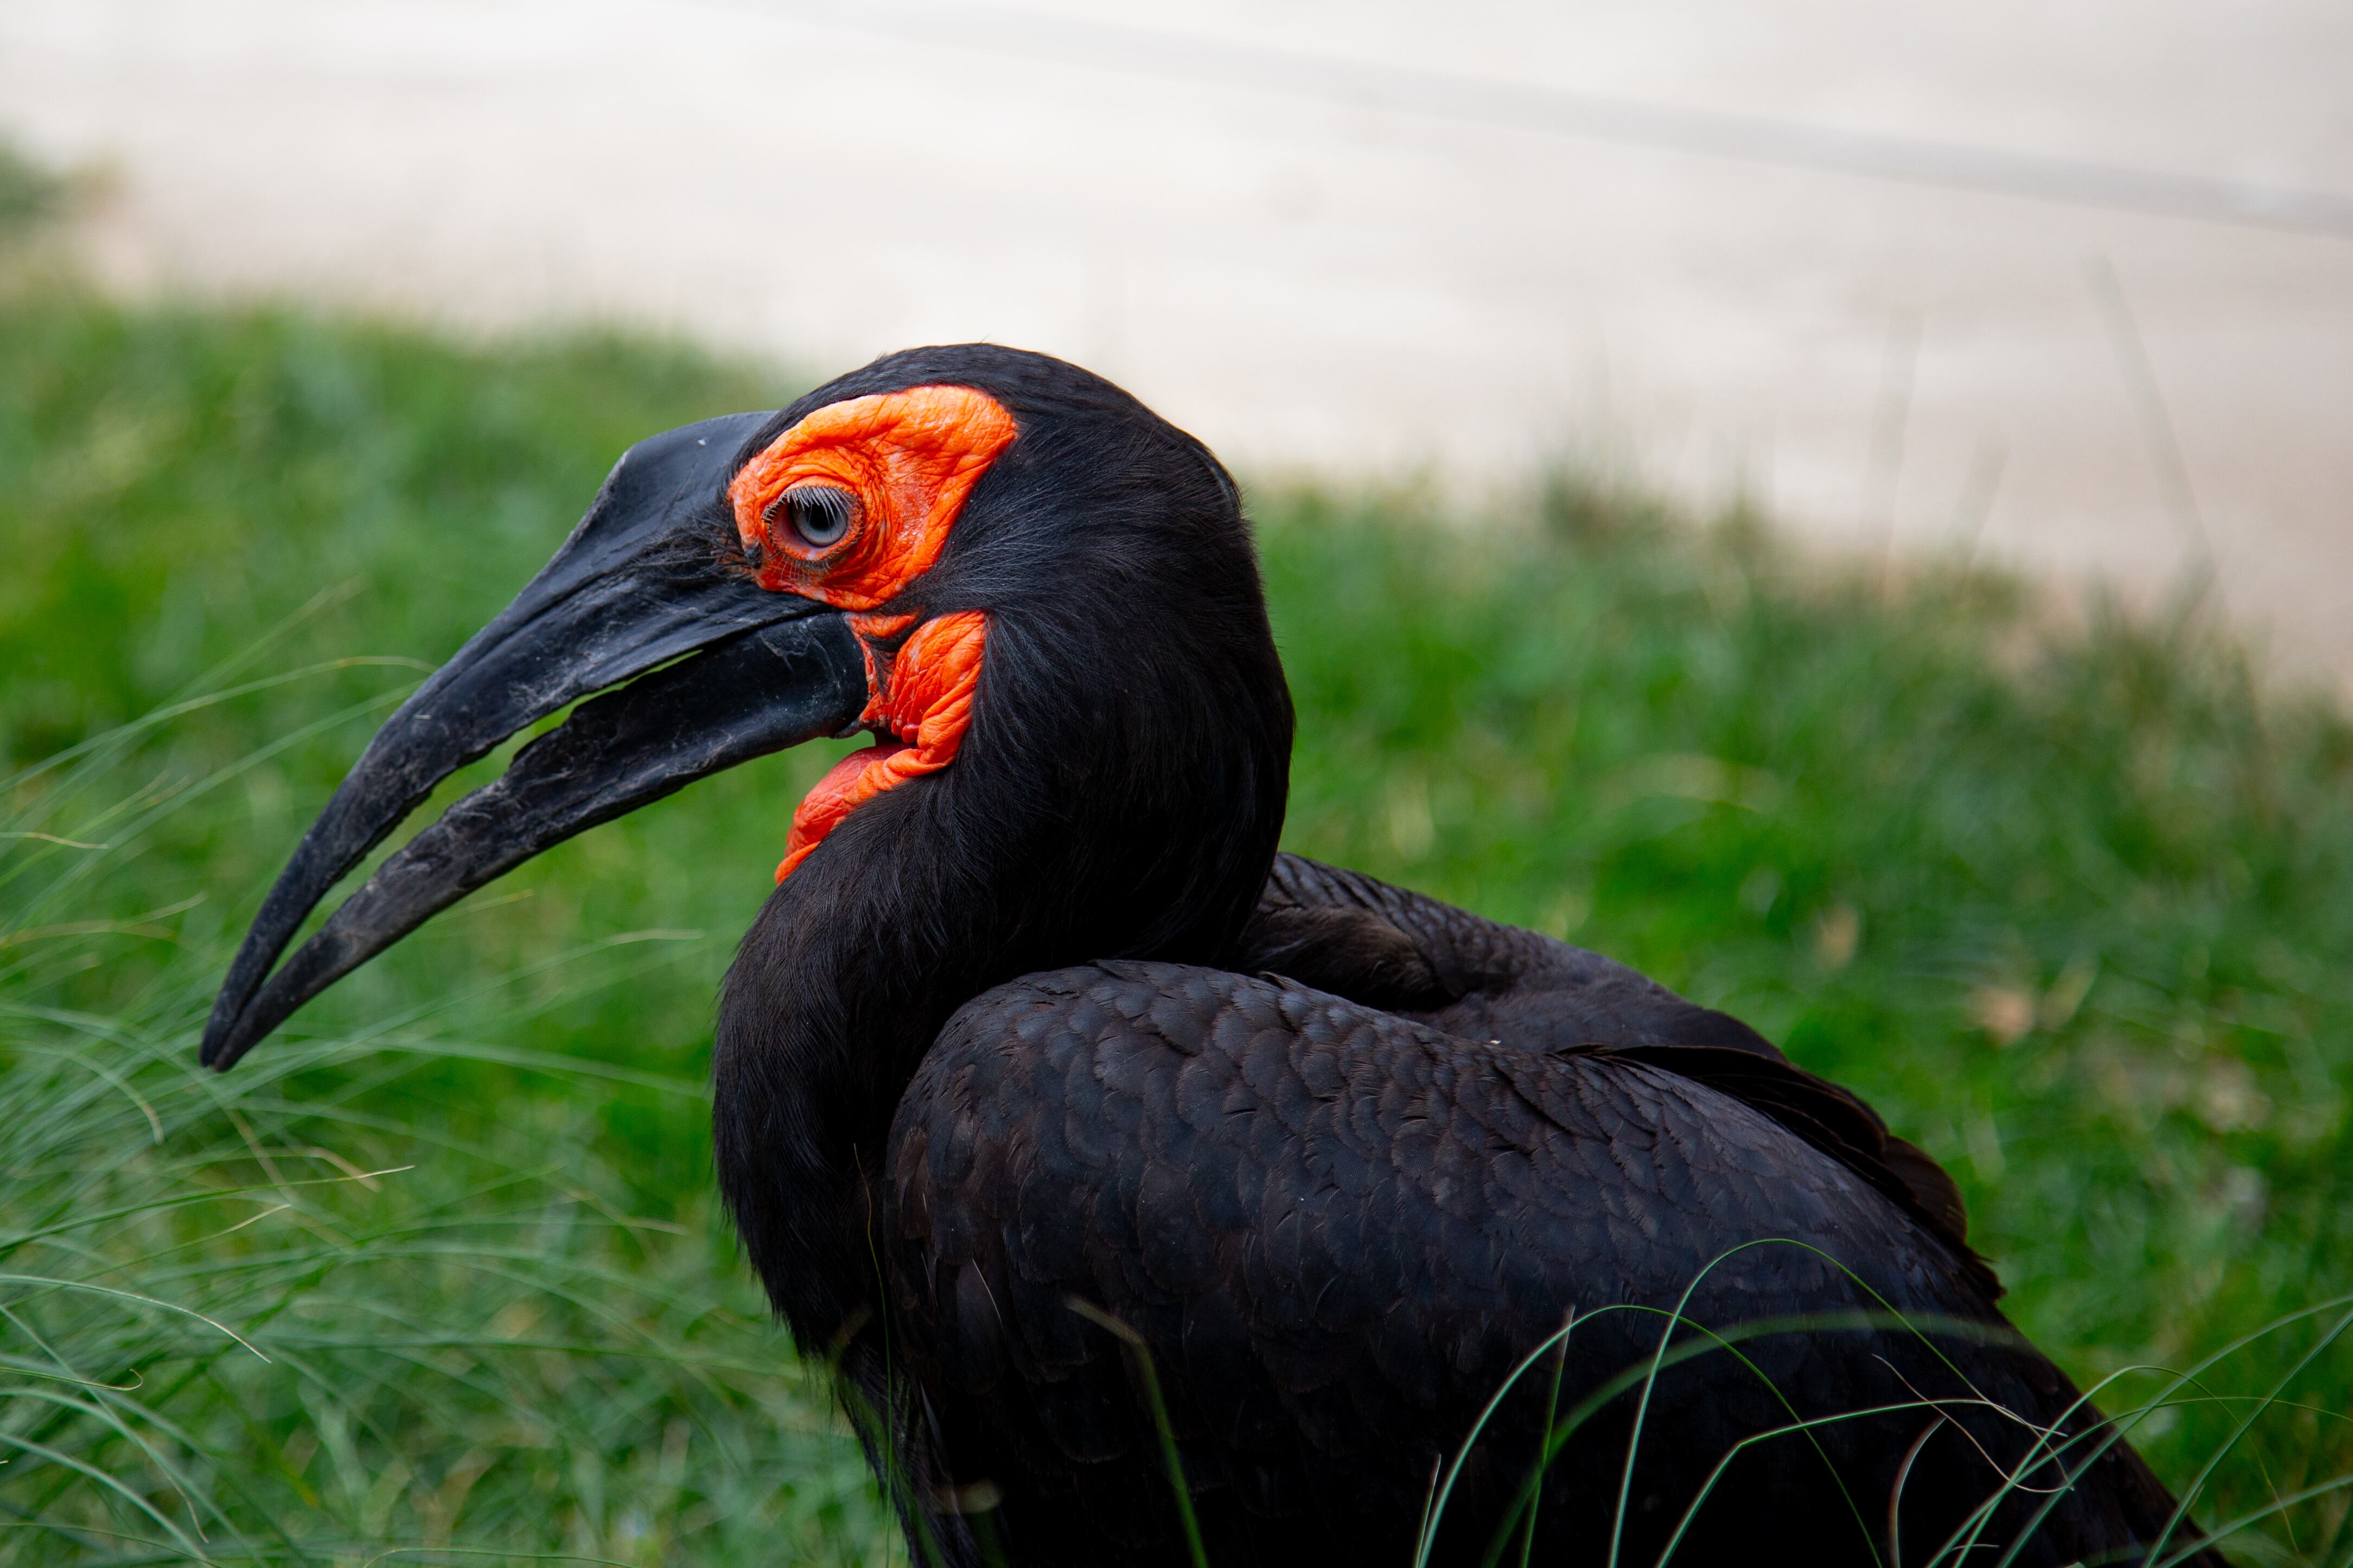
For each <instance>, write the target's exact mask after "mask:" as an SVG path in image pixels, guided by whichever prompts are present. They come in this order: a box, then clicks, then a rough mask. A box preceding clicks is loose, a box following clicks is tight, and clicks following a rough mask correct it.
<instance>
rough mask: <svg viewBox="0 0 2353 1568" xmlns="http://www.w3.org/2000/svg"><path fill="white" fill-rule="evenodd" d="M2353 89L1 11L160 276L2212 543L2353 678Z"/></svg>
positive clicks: (2135, 2) (1142, 30) (1204, 17)
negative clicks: (1072, 377) (2347, 216)
mask: <svg viewBox="0 0 2353 1568" xmlns="http://www.w3.org/2000/svg"><path fill="white" fill-rule="evenodd" d="M2348 82H2353V7H2347V6H2345V5H2341V4H2337V3H2335V0H2256V3H2251V4H2242V5H2233V6H2230V7H2219V6H2213V5H2197V4H2191V3H2189V0H2088V3H2082V4H2074V5H2049V4H2028V3H2026V0H1984V3H1981V4H1978V5H1970V6H1942V7H1936V8H1924V7H1910V6H1905V7H1891V6H1886V5H1872V4H1868V3H1866V0H1787V3H1784V4H1778V5H1770V6H1765V5H1736V4H1733V3H1732V0H1661V3H1654V4H1647V5H1559V6H1539V5H1533V4H1528V3H1526V0H1490V3H1488V4H1486V5H1451V6H1442V7H1441V6H1432V5H1424V6H1409V5H1399V4H1395V3H1393V0H1356V4H1348V5H1343V4H1338V3H1336V0H1334V3H1317V4H1309V5H1293V6H1289V7H1284V8H1274V7H1268V6H1262V5H1240V4H1230V3H1229V4H1220V5H1196V6H1191V7H1187V8H1184V9H1181V10H1180V9H1172V8H1155V9H1152V10H1149V11H1145V10H1140V9H1139V10H1127V9H1123V8H1120V7H1116V6H1113V5H1108V4H1089V3H1087V0H1064V4H1063V5H1061V6H1060V9H1059V10H1039V9H1032V10H1029V11H1023V12H1018V13H1014V12H1004V11H992V10H988V9H986V8H980V7H973V6H963V5H952V4H946V3H944V0H925V3H924V4H923V5H911V6H902V7H899V8H892V7H889V6H868V5H817V4H809V5H798V4H786V3H784V0H776V3H775V4H763V3H762V0H738V3H734V4H684V3H675V0H605V3H601V4H599V3H593V0H567V3H563V4H559V3H557V0H504V3H499V4H450V3H440V4H434V3H417V0H401V3H397V4H396V3H391V0H354V3H349V4H333V3H323V0H245V3H229V0H223V3H216V4H203V5H195V4H185V3H173V0H9V3H8V4H7V5H5V6H0V132H8V133H13V134H15V135H16V136H18V137H19V138H21V139H22V140H23V141H24V142H26V143H27V144H28V145H29V146H31V147H32V148H33V149H34V150H35V151H37V152H38V153H43V154H46V155H47V156H49V157H51V158H56V159H62V160H67V161H92V160H100V161H107V162H110V163H112V165H113V166H114V167H115V168H116V170H117V171H118V174H119V189H118V195H117V196H116V198H115V199H114V201H113V202H112V203H111V206H110V207H109V209H108V210H107V212H106V213H105V215H104V216H103V217H102V219H101V220H100V225H99V229H98V233H97V235H96V244H97V247H98V251H99V254H100V258H101V261H102V264H103V265H104V267H105V268H107V270H108V271H109V272H110V273H111V274H112V275H113V276H114V277H115V278H116V279H118V280H119V281H121V282H124V283H127V284H131V285H134V286H153V285H161V286H167V287H174V288H180V289H196V290H199V291H206V292H213V291H225V292H230V293H238V294H244V293H251V292H255V291H295V292H299V293H301V294H303V295H306V296H312V297H319V296H323V297H326V298H330V299H335V300H355V301H359V302H362V303H364V304H369V305H374V306H380V307H388V308H392V309H395V310H399V311H402V312H404V313H410V314H423V315H425V316H427V317H429V318H433V319H437V320H444V321H457V322H460V323H481V324H488V325H508V324H512V323H517V322H533V321H542V320H548V319H578V318H581V317H584V316H585V317H588V318H591V319H612V320H621V321H629V322H633V323H644V324H651V325H656V326H662V327H670V328H676V329H680V330H683V331H688V332H691V333H692V334H694V335H696V336H698V337H701V338H702V339H704V340H707V341H709V342H713V343H716V344H719V345H722V346H723V347H726V348H729V349H733V350H739V351H751V352H757V353H776V354H781V355H783V356H786V357H787V358H788V359H789V360H790V361H791V362H792V363H795V364H796V365H798V366H800V367H803V368H805V369H807V370H808V371H810V372H812V373H830V372H832V371H835V370H839V369H842V368H846V367H848V366H849V365H850V364H853V363H858V362H860V361H861V360H863V359H865V358H866V357H868V356H870V355H871V354H873V353H878V352H880V351H882V350H886V349H891V348H896V347H900V346H903V345H905V344H909V343H913V342H927V341H940V340H951V339H964V338H975V337H987V338H995V339H997V340H1000V341H1003V342H1013V343H1018V344H1022V345H1025V346H1029V347H1035V348H1040V349H1046V350H1050V351H1052V352H1055V353H1063V354H1067V355H1070V356H1071V357H1073V358H1076V359H1078V360H1080V361H1082V362H1083V363H1088V364H1090V365H1092V366H1094V367H1095V368H1098V369H1101V370H1103V371H1104V372H1106V373H1107V374H1111V375H1113V376H1114V377H1115V378H1117V379H1119V380H1121V381H1123V382H1124V383H1125V384H1128V385H1129V386H1130V387H1131V388H1133V389H1134V391H1136V392H1137V393H1138V394H1139V395H1142V396H1143V397H1145V400H1146V401H1148V402H1150V403H1152V404H1153V405H1155V406H1156V407H1158V408H1159V409H1160V410H1161V411H1162V412H1164V413H1166V414H1167V415H1168V416H1170V417H1172V418H1174V419H1176V421H1178V422H1179V423H1180V424H1184V425H1186V426H1188V427H1190V428H1192V429H1193V430H1195V431H1196V432H1198V434H1200V435H1201V436H1202V437H1205V438H1206V439H1208V441H1209V442H1210V443H1211V444H1212V445H1213V446H1214V447H1217V448H1218V449H1219V451H1220V453H1222V454H1223V455H1224V456H1226V457H1227V458H1229V460H1231V461H1233V462H1235V463H1236V464H1237V465H1238V466H1240V467H1242V468H1245V469H1247V470H1250V471H1251V472H1255V473H1258V474H1262V475H1263V474H1270V473H1286V472H1313V473H1318V474H1323V475H1326V476H1335V477H1338V478H1340V479H1344V480H1348V479H1386V478H1391V477H1398V476H1403V475H1410V474H1413V473H1416V472H1420V471H1426V470H1430V469H1436V470H1438V471H1441V472H1444V473H1447V474H1449V475H1450V476H1452V477H1456V478H1462V479H1471V480H1473V481H1482V480H1488V479H1493V480H1498V481H1508V480H1512V479H1521V478H1525V476H1527V475H1529V474H1530V473H1532V472H1534V471H1535V469H1536V468H1538V467H1539V466H1540V465H1542V464H1544V463H1546V462H1551V461H1556V460H1559V459H1562V458H1569V459H1575V460H1581V461H1603V462H1609V463H1612V464H1616V465H1620V466H1622V467H1623V468H1627V469H1629V470H1630V471H1631V472H1633V473H1635V474H1638V475H1640V476H1641V477H1643V478H1645V479H1650V480H1652V481H1655V482H1658V483H1662V484H1665V485H1667V486H1669V487H1671V488H1672V489H1674V490H1675V491H1677V492H1678V493H1679V494H1681V495H1683V496H1684V497H1685V498H1687V499H1689V500H1694V502H1697V503H1700V504H1714V503H1715V502H1718V501H1721V500H1724V499H1725V498H1727V497H1728V496H1730V495H1732V494H1734V493H1736V492H1744V491H1745V492H1746V493H1747V494H1749V495H1751V496H1752V497H1754V498H1755V499H1756V500H1758V501H1760V502H1761V503H1762V504H1763V505H1765V506H1766V507H1767V508H1768V509H1769V510H1772V511H1774V512H1775V513H1777V514H1778V515H1779V516H1781V517H1782V518H1783V519H1785V520H1786V521H1788V522H1790V523H1791V524H1793V525H1795V526H1796V527H1798V528H1799V529H1800V530H1802V531H1806V532H1808V533H1810V534H1811V535H1813V536H1815V537H1817V538H1820V539H1822V540H1825V541H1828V542H1831V543H1833V544H1836V545H1839V546H1841V547H1852V548H1859V549H1862V550H1878V549H1883V548H1885V547H1886V545H1887V543H1888V542H1889V541H1890V540H1891V538H1892V540H1893V542H1894V545H1895V546H1896V547H1897V548H1899V549H1922V548H1929V549H1935V550H1938V551H1944V550H1947V549H1948V548H1949V549H1950V550H1951V551H1954V552H1968V551H1970V550H1974V551H1975V552H1976V553H1977V555H1978V558H1979V559H1983V560H1989V561H1990V560H1999V561H2005V562H2009V563H2018V564H2023V565H2026V566H2029V567H2032V568H2035V569H2039V570H2044V571H2053V572H2058V573H2062V574H2082V573H2096V574H2101V575H2104V576H2105V577H2107V578H2109V579H2110V580H2113V581H2116V582H2118V583H2120V584H2125V585H2126V586H2127V587H2128V588H2131V589H2133V590H2135V591H2137V592H2138V593H2141V594H2143V595H2149V594H2153V593H2155V592H2157V591H2159V590H2161V589H2162V588H2163V587H2164V586H2165V585H2166V584H2168V583H2170V582H2172V581H2174V580H2175V579H2176V578H2177V577H2178V576H2179V573H2180V572H2181V571H2182V569H2183V566H2184V563H2186V562H2187V561H2189V560H2190V559H2192V558H2194V556H2195V554H2196V552H2199V551H2200V549H2204V548H2211V552H2212V556H2213V559H2214V561H2215V563H2216V564H2217V567H2218V569H2219V572H2220V583H2221V592H2222V595H2223V598H2224V601H2225V603H2226V605H2227V606H2228V608H2229V609H2230V611H2231V612H2232V614H2233V615H2234V616H2237V617H2238V618H2239V619H2240V620H2241V621H2242V623H2244V624H2246V625H2247V626H2249V627H2250V628H2251V629H2253V630H2254V631H2255V632H2256V633H2257V635H2258V636H2259V637H2262V638H2263V639H2265V640H2266V641H2267V642H2268V643H2269V645H2270V646H2271V647H2273V648H2274V651H2275V652H2276V654H2277V656H2278V659H2277V662H2278V663H2279V664H2281V665H2283V666H2284V667H2286V668H2289V669H2291V670H2306V671H2314V672H2324V673H2327V674H2328V675H2330V676H2332V677H2334V678H2335V679H2337V681H2339V682H2340V683H2346V684H2353V225H2348V226H2337V227H2336V228H2334V229H2332V228H2331V224H2332V223H2333V222H2334V221H2335V220H2334V219H2331V218H2329V217H2328V216H2327V215H2328V214H2329V213H2332V212H2343V213H2353V201H2348V198H2353V90H2348V87H2347V83H2348ZM1433 84H1434V85H1433ZM1547 94H1549V95H1550V96H1547ZM1597 100H1606V101H1602V102H1601V103H1600V107H1599V109H1598V110H1597V109H1595V107H1594V105H1595V103H1596V101H1597ZM1531 104H1533V105H1535V108H1533V109H1531V108H1530V107H1529V105H1531ZM1611 104H1616V105H1618V106H1619V107H1618V108H1615V109H1613V108H1611V107H1610V105H1611ZM1547 105H1550V106H1552V107H1546V106H1547ZM1580 105H1581V106H1583V107H1580ZM1629 105H1630V106H1631V107H1630V108H1628V107H1626V106H1629ZM1564 106H1565V107H1564ZM1613 115H1614V116H1615V117H1616V118H1615V119H1613V118H1612V116H1613ZM1546 116H1551V117H1552V119H1551V120H1547V119H1546ZM1711 116H1714V117H1715V118H1710V117H1711ZM1725 116H1731V117H1734V118H1733V119H1732V120H1731V121H1725V119H1723V118H1722V117H1725ZM1580 117H1581V118H1580ZM1554 121H1557V123H1555V122H1554ZM1744 126H1746V127H1747V129H1743V127H1744ZM1679 127H1680V129H1678V128H1679ZM1826 133H1827V137H1828V139H1827V142H1823V144H1824V145H1828V146H1829V147H1830V148H1831V152H1830V153H1829V154H1828V155H1826V156H1825V157H1821V158H1816V157H1814V156H1813V155H1812V154H1811V153H1809V152H1808V151H1807V149H1809V148H1811V147H1814V146H1815V145H1816V144H1817V142H1821V141H1822V139H1823V137H1824V136H1825V134H1826ZM1694 146H1705V147H1709V148H1711V149H1712V150H1708V151H1693V150H1689V149H1691V148H1692V147H1694ZM1922 147H1926V148H1927V149H1928V151H1927V152H1926V153H1921V152H1920V151H1919V149H1921V148H1922ZM1677 148H1682V149H1684V150H1676V149H1677ZM1841 148H1845V149H1847V151H1846V152H1841V151H1840V149H1841ZM1906 148H1911V149H1912V151H1910V152H1906V151H1905V149H1906ZM1793 149H1794V150H1795V151H1794V152H1793V151H1792V150H1793ZM1858 149H1859V151H1857V150H1858ZM1890 149H1893V151H1892V152H1891V151H1889V150H1890ZM1938 149H1943V150H1945V152H1938V151H1937V150H1938ZM1952 150H1958V153H1957V154H1955V156H1957V157H1958V159H1959V163H1958V164H1954V163H1953V162H1952V159H1950V158H1947V159H1946V162H1945V163H1941V164H1940V163H1937V160H1938V159H1939V158H1945V157H1946V153H1950V152H1952ZM1850 153H1852V156H1850V155H1849V154H1850ZM1874 160H1876V161H1877V162H1878V163H1885V164H1890V165H1891V167H1890V168H1889V169H1887V170H1883V172H1893V173H1894V174H1898V175H1905V174H1909V175H1911V176H1912V177H1910V178H1883V177H1874V176H1873V175H1871V174H1863V173H1858V172H1856V168H1857V167H1859V166H1871V165H1873V163H1874ZM1906 160H1909V162H1907V161H1906ZM1924 160H1925V162H1924ZM1971 160H1976V161H1977V163H1972V162H1971ZM2054 160H2055V161H2058V163H2056V164H2052V162H2051V161H2054ZM1978 163H1983V164H1984V165H1985V166H1986V167H1989V168H1990V169H1992V170H1993V175H1992V177H1990V178H1989V180H1987V181H1981V182H1978V183H1979V184H1990V185H1991V186H1992V187H1993V188H1990V189H1974V190H1971V189H1962V188H1956V186H1955V185H1954V184H1951V183H1950V180H1951V169H1952V167H1955V166H1958V167H1962V168H1963V169H1964V174H1965V176H1966V171H1967V169H1968V168H1974V167H1976V166H1977V165H1978ZM2046 165H2049V166H2052V167H2058V168H2060V169H2061V174H2062V176H2063V177H2059V178H2058V179H2057V180H2056V184H2057V185H2058V186H2059V187H2061V188H2060V189H2059V190H2058V192H2057V195H2058V196H2059V197H2060V198H2061V199H2042V198H2040V197H2036V196H2030V195H2019V194H2006V193H2010V192H2012V191H2014V190H2015V189H2016V188H2018V187H2019V184H2020V181H2021V180H2024V181H2025V182H2026V184H2032V182H2033V180H2034V179H2035V178H2039V177H2040V176H2039V175H2036V174H2035V171H2036V170H2037V169H2039V168H2042V167H2045V166H2046ZM2087 168H2088V169H2090V170H2091V174H2088V175H2084V174H2082V173H2081V172H2082V171H2083V170H2084V169H2087ZM2101 169H2109V170H2116V171H2123V172H2124V174H2121V175H2119V176H2118V180H2119V181H2121V183H2116V182H2115V181H2112V182H2110V184H2113V185H2114V188H2115V190H2116V192H2117V193H2120V194H2119V195H2118V196H2117V199H2118V200H2123V201H2126V203H2127V204H2128V205H2129V203H2131V202H2134V201H2143V199H2144V198H2145V197H2146V196H2147V191H2148V190H2149V189H2160V190H2162V189H2169V188H2171V187H2169V186H2167V185H2166V184H2165V182H2164V180H2159V181H2158V182H2157V184H2156V185H2154V186H2151V185H2148V184H2146V183H2144V184H2134V183H2133V180H2134V179H2135V178H2137V175H2133V174H2132V172H2134V171H2142V172H2149V173H2153V174H2157V175H2161V176H2168V177H2179V180H2180V181H2184V182H2188V184H2189V186H2191V187H2195V189H2193V191H2192V195H2193V197H2194V196H2195V191H2196V190H2204V189H2210V188H2211V189H2215V190H2222V191H2224V192H2225V193H2226V194H2227V193H2228V192H2230V191H2240V192H2242V193H2243V192H2247V191H2253V192H2254V193H2255V194H2254V195H2252V196H2247V197H2246V198H2245V199H2244V200H2242V201H2241V202H2240V206H2241V208H2242V209H2243V210H2242V211H2241V212H2240V213H2239V216H2240V217H2242V218H2243V217H2244V216H2246V212H2247V211H2253V214H2254V216H2255V217H2256V218H2258V219H2261V218H2263V216H2264V215H2265V213H2267V212H2268V213H2270V214H2271V216H2273V217H2275V218H2277V217H2281V216H2283V215H2284V219H2285V220H2286V222H2287V224H2288V226H2256V225H2251V224H2250V223H2249V222H2246V221H2215V220H2214V219H2212V218H2209V217H2199V216H2183V213H2184V212H2185V211H2189V210H2194V209H2196V208H2197V205H2198V200H2197V199H2192V200H2189V203H2188V206H2187V207H2186V208H2183V207H2181V206H2180V205H2179V204H2176V207H2177V210H2175V211H2172V212H2169V213H2168V212H2148V211H2138V212H2136V211H2126V210H2116V209H2115V208H2113V207H2111V206H2106V205H2096V204H2098V203H2100V202H2102V201H2104V200H2105V199H2106V197H2105V196H2104V195H2102V192H2103V191H2104V190H2106V189H2107V188H2108V187H2107V186H2104V185H2103V184H2101V181H2102V179H2103V178H2104V176H2101V175H2100V174H2099V171H2100V170H2101ZM2004 170H2009V171H2010V173H2009V174H2004V173H2003V171H2004ZM2070 170H2073V171H2076V173H2073V174H2070V173H2067V171H2070ZM1940 171H1942V172H1941V173H1940ZM2020 171H2023V172H2024V173H2023V174H2020ZM2013 176H2015V177H2013ZM2079 176H2080V177H2079ZM2127 176H2129V177H2127ZM1966 177H1969V178H1973V177H1974V176H1966ZM2006 181H2007V182H2008V183H2007V184H2005V182H2006ZM2264 192H2270V193H2274V195H2263V193H2264ZM2277 193H2287V196H2288V197H2293V198H2296V199H2304V198H2309V200H2307V201H2306V205H2305V207H2303V208H2297V207H2295V202H2294V201H2293V200H2289V201H2288V202H2287V205H2285V206H2281V205H2278V201H2276V200H2275V199H2274V196H2275V195H2276V194H2277ZM2298 193H2301V194H2302V195H2301V197H2299V196H2298V195H2297V194H2298ZM2046 194H2048V193H2046ZM2199 199H2202V198H2199ZM2232 199H2233V200H2237V199H2238V198H2235V197H2234V198H2232ZM2280 199H2282V200H2284V199H2286V198H2280ZM2332 202H2334V203H2335V204H2337V205H2334V206H2332V205H2330V204H2331V203H2332ZM2265 203H2272V204H2273V205H2272V206H2270V207H2266V206H2265V205H2264V204H2265ZM2144 205H2147V203H2146V202H2144ZM2154 205H2158V206H2160V207H2162V206H2165V205H2167V202H2166V201H2163V200H2160V201H2157V202H2156V203H2155V204H2154ZM2224 205H2228V203H2227V202H2226V203H2225V204H2224ZM2299 212H2302V213H2303V214H2304V215H2305V218H2304V219H2299V218H2298V216H2297V214H2298V213H2299ZM2313 213H2319V214H2320V215H2321V217H2320V219H2319V220H2318V221H2305V219H2308V218H2310V216H2311V215H2312V214H2313ZM2221 216H2224V217H2228V216H2231V215H2230V214H2228V213H2224V214H2222V215H2221ZM2299 222H2301V223H2302V226H2301V227H2298V226H2296V224H2297V223H2299ZM2201 534H2202V536H2203V539H2204V540H2205V541H2208V542H2211V543H2210V544H2201V543H2200V536H2201ZM1936 558H1937V559H1944V558H1946V557H1944V556H1942V555H1939V556H1937V557H1936Z"/></svg>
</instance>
